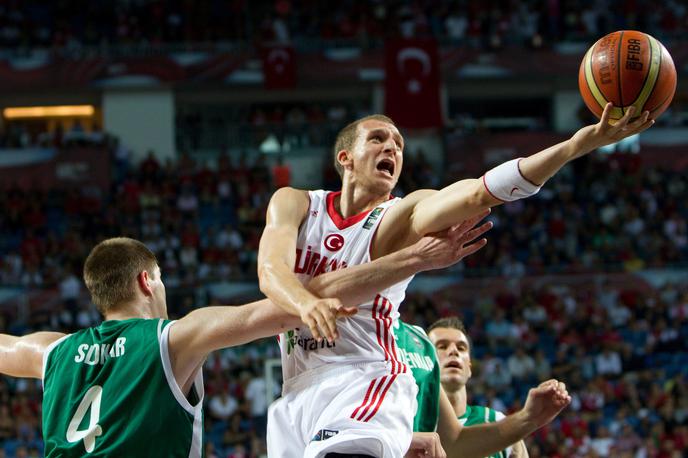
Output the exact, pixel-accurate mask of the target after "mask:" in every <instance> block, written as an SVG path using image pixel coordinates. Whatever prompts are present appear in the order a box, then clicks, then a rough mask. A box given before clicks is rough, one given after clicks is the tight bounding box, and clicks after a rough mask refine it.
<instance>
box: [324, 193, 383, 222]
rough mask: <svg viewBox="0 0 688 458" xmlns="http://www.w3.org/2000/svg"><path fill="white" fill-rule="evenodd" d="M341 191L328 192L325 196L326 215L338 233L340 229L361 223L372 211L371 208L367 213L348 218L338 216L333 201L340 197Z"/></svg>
mask: <svg viewBox="0 0 688 458" xmlns="http://www.w3.org/2000/svg"><path fill="white" fill-rule="evenodd" d="M341 194H342V192H341V191H337V192H330V193H329V194H327V198H326V201H327V214H328V215H330V219H331V220H332V222H333V223H334V225H335V226H337V229H339V230H340V231H341V230H342V229H346V228H347V227H350V226H353V225H354V224H356V223H358V222H359V221H361V220H362V219H363V218H365V217H366V216H368V213H370V211H371V210H372V208H371V209H370V210H368V211H365V212H362V213H359V214H358V215H353V216H349V217H348V218H344V217H343V216H342V215H340V214H339V212H338V211H337V209H336V208H335V207H334V199H335V198H336V197H337V196H339V195H341Z"/></svg>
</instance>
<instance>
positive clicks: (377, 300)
mask: <svg viewBox="0 0 688 458" xmlns="http://www.w3.org/2000/svg"><path fill="white" fill-rule="evenodd" d="M381 298H382V296H380V295H379V294H378V295H377V296H375V301H374V302H373V313H372V316H373V320H374V321H375V335H376V336H377V343H378V345H380V348H382V350H383V351H384V352H385V361H388V360H389V353H388V352H387V348H386V347H385V346H384V345H383V344H382V333H381V332H380V324H381V323H380V319H379V318H378V317H377V314H378V307H379V306H380V299H381Z"/></svg>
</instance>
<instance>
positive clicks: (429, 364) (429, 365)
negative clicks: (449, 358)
mask: <svg viewBox="0 0 688 458" xmlns="http://www.w3.org/2000/svg"><path fill="white" fill-rule="evenodd" d="M399 355H400V356H401V359H402V361H403V362H404V363H405V364H408V366H409V367H410V368H412V369H414V368H415V369H424V370H426V371H431V370H432V369H433V368H434V367H435V363H434V362H433V360H432V359H431V358H430V357H429V356H425V355H424V356H421V355H419V354H418V353H416V352H408V351H406V350H404V349H403V348H400V349H399Z"/></svg>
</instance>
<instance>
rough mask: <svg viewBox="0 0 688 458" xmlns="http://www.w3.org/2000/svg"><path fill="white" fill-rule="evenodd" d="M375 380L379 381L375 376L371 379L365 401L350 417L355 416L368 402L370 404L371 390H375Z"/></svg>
mask: <svg viewBox="0 0 688 458" xmlns="http://www.w3.org/2000/svg"><path fill="white" fill-rule="evenodd" d="M375 382H377V379H376V378H374V379H373V380H371V381H370V385H368V391H366V394H365V397H364V398H363V402H362V403H361V405H360V406H358V407H356V410H354V413H352V414H351V417H350V418H354V417H355V416H356V414H357V413H358V411H359V410H360V409H361V408H362V407H363V406H364V405H366V404H368V397H370V392H371V391H373V387H374V386H375Z"/></svg>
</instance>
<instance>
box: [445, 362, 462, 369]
mask: <svg viewBox="0 0 688 458" xmlns="http://www.w3.org/2000/svg"><path fill="white" fill-rule="evenodd" d="M444 367H446V368H454V369H462V366H461V364H460V363H459V362H458V361H449V362H448V363H447V364H445V365H444Z"/></svg>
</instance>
